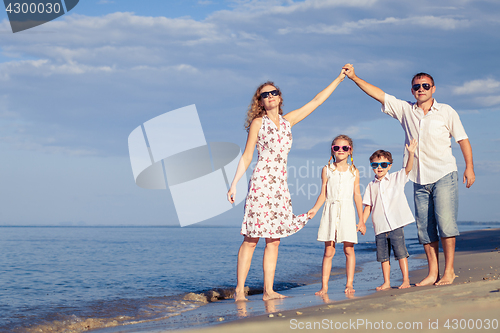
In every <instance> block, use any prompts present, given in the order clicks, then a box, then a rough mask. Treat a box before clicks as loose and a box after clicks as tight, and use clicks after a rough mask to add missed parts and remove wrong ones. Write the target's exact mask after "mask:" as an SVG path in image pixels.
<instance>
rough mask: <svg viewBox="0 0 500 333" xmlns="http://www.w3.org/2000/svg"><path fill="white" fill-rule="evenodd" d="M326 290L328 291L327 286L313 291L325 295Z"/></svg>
mask: <svg viewBox="0 0 500 333" xmlns="http://www.w3.org/2000/svg"><path fill="white" fill-rule="evenodd" d="M327 292H328V288H321V290H320V291H317V292H315V293H314V295H326V293H327Z"/></svg>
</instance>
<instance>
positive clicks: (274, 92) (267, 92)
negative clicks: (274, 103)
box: [260, 89, 280, 99]
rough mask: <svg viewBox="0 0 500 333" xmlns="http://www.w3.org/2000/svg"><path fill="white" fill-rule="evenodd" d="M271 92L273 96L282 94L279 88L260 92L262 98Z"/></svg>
mask: <svg viewBox="0 0 500 333" xmlns="http://www.w3.org/2000/svg"><path fill="white" fill-rule="evenodd" d="M269 94H271V95H273V96H278V95H279V94H280V92H279V91H278V90H277V89H275V90H271V91H266V92H263V93H261V94H260V98H262V99H265V98H268V97H269Z"/></svg>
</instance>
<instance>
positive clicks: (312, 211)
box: [307, 208, 318, 219]
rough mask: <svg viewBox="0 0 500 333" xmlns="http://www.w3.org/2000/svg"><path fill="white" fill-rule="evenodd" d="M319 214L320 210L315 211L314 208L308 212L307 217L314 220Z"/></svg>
mask: <svg viewBox="0 0 500 333" xmlns="http://www.w3.org/2000/svg"><path fill="white" fill-rule="evenodd" d="M317 212H318V210H317V209H314V208H313V209H310V210H309V211H308V212H307V217H308V218H309V219H312V218H313V217H314V215H316V213H317Z"/></svg>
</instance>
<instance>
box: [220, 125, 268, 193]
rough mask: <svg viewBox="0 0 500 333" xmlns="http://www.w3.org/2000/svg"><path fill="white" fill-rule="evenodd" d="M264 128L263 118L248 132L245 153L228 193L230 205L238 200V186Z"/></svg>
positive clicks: (251, 126)
mask: <svg viewBox="0 0 500 333" xmlns="http://www.w3.org/2000/svg"><path fill="white" fill-rule="evenodd" d="M261 126H262V118H256V119H254V120H253V121H252V123H251V124H250V130H249V131H248V138H247V144H246V146H245V151H244V152H243V154H242V155H241V158H240V161H239V163H238V168H236V174H235V175H234V179H233V182H232V183H231V187H230V188H229V191H228V192H227V200H229V202H230V203H234V200H235V198H236V184H238V181H239V180H240V179H241V177H243V174H244V173H245V172H246V171H247V169H248V166H249V165H250V163H251V162H252V158H253V151H254V150H255V145H256V144H257V140H258V134H259V130H260V127H261Z"/></svg>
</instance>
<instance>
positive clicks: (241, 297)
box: [234, 291, 248, 302]
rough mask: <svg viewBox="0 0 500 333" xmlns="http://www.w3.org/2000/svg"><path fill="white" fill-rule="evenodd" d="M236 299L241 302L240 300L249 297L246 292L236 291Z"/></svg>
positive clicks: (245, 299)
mask: <svg viewBox="0 0 500 333" xmlns="http://www.w3.org/2000/svg"><path fill="white" fill-rule="evenodd" d="M234 301H235V302H239V301H248V299H247V298H246V297H245V292H244V291H242V292H236V291H235V292H234Z"/></svg>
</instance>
